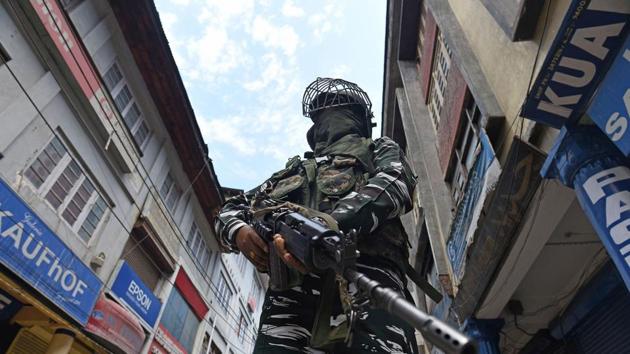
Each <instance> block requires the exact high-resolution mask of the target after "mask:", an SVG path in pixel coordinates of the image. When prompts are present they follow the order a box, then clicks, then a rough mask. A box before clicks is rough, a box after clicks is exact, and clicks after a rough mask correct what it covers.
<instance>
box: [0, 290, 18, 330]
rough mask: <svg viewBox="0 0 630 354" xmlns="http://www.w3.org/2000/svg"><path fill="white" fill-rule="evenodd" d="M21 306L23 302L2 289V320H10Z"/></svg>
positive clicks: (0, 302)
mask: <svg viewBox="0 0 630 354" xmlns="http://www.w3.org/2000/svg"><path fill="white" fill-rule="evenodd" d="M21 307H22V303H21V302H19V301H17V299H15V298H14V297H13V296H11V295H10V294H8V293H6V292H5V291H3V290H2V289H0V322H4V321H7V320H10V319H11V318H12V317H13V316H14V315H15V314H16V313H17V312H18V311H19V310H20V308H21Z"/></svg>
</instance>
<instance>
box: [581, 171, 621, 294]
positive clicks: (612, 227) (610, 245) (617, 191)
mask: <svg viewBox="0 0 630 354" xmlns="http://www.w3.org/2000/svg"><path fill="white" fill-rule="evenodd" d="M585 170H589V172H580V173H579V174H578V177H576V185H575V190H576V192H577V196H578V198H579V200H580V204H582V206H583V207H584V211H585V212H586V214H587V216H588V217H589V219H590V220H591V222H592V223H593V227H594V228H595V230H597V234H598V235H599V237H600V239H601V240H602V243H603V244H604V247H606V251H608V254H609V255H610V258H611V259H612V260H613V262H614V263H615V265H616V266H617V269H618V270H619V274H621V277H622V278H623V280H624V282H625V283H626V286H627V287H628V289H630V169H629V168H628V167H626V166H616V167H611V168H606V169H604V170H601V169H600V168H599V167H598V166H597V165H596V164H592V165H590V167H586V168H585ZM583 176H586V177H583Z"/></svg>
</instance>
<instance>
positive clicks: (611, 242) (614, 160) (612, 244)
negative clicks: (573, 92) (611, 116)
mask: <svg viewBox="0 0 630 354" xmlns="http://www.w3.org/2000/svg"><path fill="white" fill-rule="evenodd" d="M627 161H628V160H627V159H626V158H625V157H624V156H623V155H622V154H621V153H620V152H619V151H618V150H617V149H616V148H615V146H614V145H613V144H612V143H611V142H610V141H609V140H608V139H607V138H606V136H605V135H604V134H602V133H601V132H600V130H599V129H598V128H597V127H595V126H593V125H590V126H589V125H586V126H575V127H570V128H566V127H565V128H563V129H562V130H561V131H560V134H559V136H558V139H557V140H556V143H555V145H554V147H553V148H552V149H551V151H550V152H549V156H548V158H547V161H545V165H544V166H543V168H542V169H541V174H542V175H543V176H544V177H547V178H558V179H559V180H560V181H561V182H562V183H563V184H564V185H566V186H568V187H573V188H574V189H575V193H576V195H577V197H578V200H579V202H580V205H581V206H582V209H583V210H584V213H585V214H586V216H587V217H588V219H589V220H590V222H591V224H592V225H593V228H594V229H595V231H596V232H597V235H598V236H599V238H600V239H601V241H602V244H603V245H604V247H605V248H606V251H607V252H608V255H609V256H610V258H611V259H612V261H613V262H614V263H615V266H616V267H617V269H618V270H619V274H620V275H621V277H622V278H623V280H624V282H625V283H626V286H627V288H628V290H630V168H628V166H627V164H628V162H627Z"/></svg>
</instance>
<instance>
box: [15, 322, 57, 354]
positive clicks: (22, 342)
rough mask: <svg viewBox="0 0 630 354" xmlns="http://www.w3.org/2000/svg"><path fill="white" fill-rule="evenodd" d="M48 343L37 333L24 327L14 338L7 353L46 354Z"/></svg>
mask: <svg viewBox="0 0 630 354" xmlns="http://www.w3.org/2000/svg"><path fill="white" fill-rule="evenodd" d="M47 346H48V343H46V341H44V340H43V339H41V338H39V337H38V336H37V335H35V333H33V332H31V331H29V330H28V329H26V328H22V329H21V330H20V332H19V333H18V335H17V336H16V337H15V339H14V340H13V343H12V344H11V347H10V348H9V350H8V351H7V354H44V353H46V347H47Z"/></svg>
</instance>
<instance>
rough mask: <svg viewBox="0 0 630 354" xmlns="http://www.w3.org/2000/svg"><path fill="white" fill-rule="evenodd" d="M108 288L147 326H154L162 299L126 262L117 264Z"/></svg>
mask: <svg viewBox="0 0 630 354" xmlns="http://www.w3.org/2000/svg"><path fill="white" fill-rule="evenodd" d="M110 288H111V294H112V295H114V296H115V297H116V298H117V300H119V301H120V302H122V303H124V304H125V305H127V307H129V308H130V309H131V310H132V311H133V312H134V313H135V314H136V315H138V317H139V318H140V320H141V321H142V322H143V323H144V324H145V325H146V326H147V327H148V328H151V329H153V327H155V323H156V322H157V318H158V315H159V314H160V309H161V308H162V301H160V298H158V297H157V296H155V294H153V291H151V288H149V287H148V286H146V285H145V284H144V282H143V281H142V280H141V279H140V277H139V276H138V274H136V272H134V271H133V269H132V268H131V267H130V266H129V264H127V262H125V261H121V262H120V264H119V265H118V273H117V274H116V276H115V278H114V281H113V282H112V284H111V287H110Z"/></svg>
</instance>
